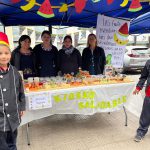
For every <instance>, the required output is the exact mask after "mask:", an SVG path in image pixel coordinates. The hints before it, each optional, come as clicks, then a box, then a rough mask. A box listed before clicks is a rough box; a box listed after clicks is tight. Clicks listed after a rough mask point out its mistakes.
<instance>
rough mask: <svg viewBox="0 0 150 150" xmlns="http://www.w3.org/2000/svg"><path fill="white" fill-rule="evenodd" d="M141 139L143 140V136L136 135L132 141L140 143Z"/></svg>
mask: <svg viewBox="0 0 150 150" xmlns="http://www.w3.org/2000/svg"><path fill="white" fill-rule="evenodd" d="M143 138H144V136H143V135H140V134H137V135H136V136H135V137H134V141H135V142H140V141H141V140H142V139H143Z"/></svg>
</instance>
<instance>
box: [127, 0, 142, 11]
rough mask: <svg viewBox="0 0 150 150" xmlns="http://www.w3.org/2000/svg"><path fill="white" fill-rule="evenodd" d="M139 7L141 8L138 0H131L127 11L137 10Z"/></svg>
mask: <svg viewBox="0 0 150 150" xmlns="http://www.w3.org/2000/svg"><path fill="white" fill-rule="evenodd" d="M141 9H142V6H141V4H140V1H139V0H132V2H131V5H130V7H129V10H128V11H131V12H137V11H139V10H141Z"/></svg>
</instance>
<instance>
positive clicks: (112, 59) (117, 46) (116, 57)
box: [96, 15, 129, 68]
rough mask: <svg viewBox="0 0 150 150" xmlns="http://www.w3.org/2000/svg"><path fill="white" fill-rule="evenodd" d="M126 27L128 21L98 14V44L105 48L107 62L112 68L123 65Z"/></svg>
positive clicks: (126, 38) (126, 40) (126, 41)
mask: <svg viewBox="0 0 150 150" xmlns="http://www.w3.org/2000/svg"><path fill="white" fill-rule="evenodd" d="M128 28H129V22H128V21H125V20H121V19H115V18H111V17H106V16H103V15H98V20H97V28H96V35H97V40H98V45H99V46H100V47H103V48H104V50H105V55H106V61H107V64H108V65H112V66H113V67H114V68H122V67H123V60H124V52H125V47H126V44H127V43H128Z"/></svg>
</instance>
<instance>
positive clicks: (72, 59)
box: [58, 35, 81, 75]
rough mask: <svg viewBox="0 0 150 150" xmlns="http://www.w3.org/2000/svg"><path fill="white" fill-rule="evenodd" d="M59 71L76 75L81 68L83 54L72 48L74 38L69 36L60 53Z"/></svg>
mask: <svg viewBox="0 0 150 150" xmlns="http://www.w3.org/2000/svg"><path fill="white" fill-rule="evenodd" d="M58 62H59V70H60V71H61V73H62V75H63V74H68V73H69V74H72V75H76V74H77V73H78V72H79V68H80V67H81V54H80V52H79V50H77V49H76V48H74V47H73V46H72V38H71V36H69V35H67V36H65V38H64V41H63V47H62V49H61V50H60V51H59V58H58Z"/></svg>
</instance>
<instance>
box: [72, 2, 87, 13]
mask: <svg viewBox="0 0 150 150" xmlns="http://www.w3.org/2000/svg"><path fill="white" fill-rule="evenodd" d="M86 2H87V0H75V8H76V12H77V13H81V12H82V11H83V9H84V8H85V5H86Z"/></svg>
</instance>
